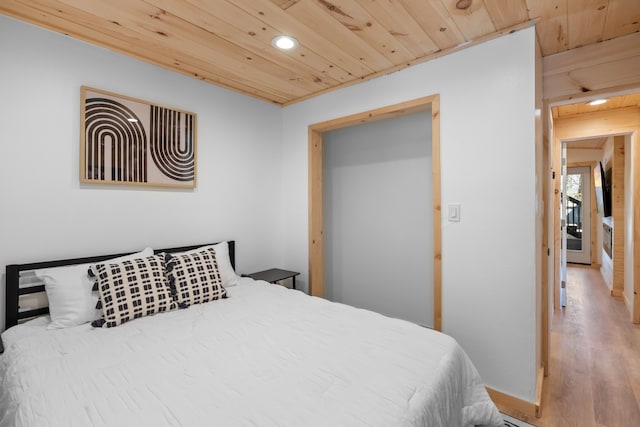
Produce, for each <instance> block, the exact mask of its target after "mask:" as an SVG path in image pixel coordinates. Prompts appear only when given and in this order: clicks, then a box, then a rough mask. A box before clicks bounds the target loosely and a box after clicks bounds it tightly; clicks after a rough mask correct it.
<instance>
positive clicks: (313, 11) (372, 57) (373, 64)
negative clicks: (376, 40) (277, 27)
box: [287, 0, 395, 70]
mask: <svg viewBox="0 0 640 427" xmlns="http://www.w3.org/2000/svg"><path fill="white" fill-rule="evenodd" d="M287 13H288V14H289V15H291V16H292V17H295V18H296V19H297V20H298V21H300V22H301V23H303V24H304V25H306V26H307V27H309V28H311V29H313V30H314V31H316V32H318V33H324V35H325V38H326V39H327V40H329V41H330V42H331V43H333V44H335V45H336V46H340V47H341V48H342V49H343V50H344V51H345V52H347V53H348V54H349V55H351V56H352V57H354V58H356V59H358V60H359V61H361V62H362V63H363V64H365V65H366V66H367V67H368V68H370V69H371V70H377V69H380V68H386V67H391V66H393V65H395V64H394V63H393V62H392V61H390V60H389V59H387V58H386V57H385V55H383V54H381V53H380V52H379V51H378V50H377V49H375V48H374V47H372V46H371V45H369V44H368V43H367V42H365V41H364V40H363V39H361V38H360V37H358V36H357V35H356V34H354V30H355V29H349V28H347V27H346V26H345V25H343V24H342V23H341V22H340V21H337V20H336V19H335V18H334V17H333V16H332V15H331V14H330V13H329V11H328V10H327V8H326V7H324V6H322V5H320V4H319V3H317V2H316V1H314V0H301V1H299V2H298V3H296V4H294V5H292V6H291V7H289V8H288V9H287Z"/></svg>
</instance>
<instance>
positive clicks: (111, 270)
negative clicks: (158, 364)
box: [91, 255, 177, 328]
mask: <svg viewBox="0 0 640 427" xmlns="http://www.w3.org/2000/svg"><path fill="white" fill-rule="evenodd" d="M96 273H97V275H98V279H97V284H98V292H99V293H100V303H101V304H102V319H100V320H96V321H94V322H92V323H91V325H93V326H95V327H101V326H106V327H107V328H111V327H113V326H118V325H121V324H123V323H125V322H128V321H129V320H133V319H136V318H138V317H143V316H149V315H152V314H155V313H160V312H163V311H169V310H174V309H176V308H177V307H176V303H175V301H174V300H173V297H172V295H171V288H170V287H169V284H168V282H167V278H166V276H165V261H164V257H162V256H161V255H155V256H150V257H146V258H136V259H132V260H127V261H122V262H119V263H113V264H100V265H97V266H96Z"/></svg>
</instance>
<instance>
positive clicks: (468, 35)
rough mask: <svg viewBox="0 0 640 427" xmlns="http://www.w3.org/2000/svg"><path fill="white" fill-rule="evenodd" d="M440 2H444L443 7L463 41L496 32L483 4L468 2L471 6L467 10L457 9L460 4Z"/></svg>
mask: <svg viewBox="0 0 640 427" xmlns="http://www.w3.org/2000/svg"><path fill="white" fill-rule="evenodd" d="M441 1H444V5H445V7H446V8H447V10H448V11H449V14H450V15H451V17H452V18H453V21H454V22H455V23H456V25H457V26H458V28H459V29H460V31H461V32H462V34H463V35H464V39H465V41H469V40H474V39H475V38H477V37H480V36H483V35H485V34H489V33H493V32H495V31H496V27H495V26H494V24H493V22H492V21H491V17H490V16H489V12H488V10H487V7H486V6H485V3H484V2H482V1H472V2H469V3H470V4H471V5H470V6H469V7H468V8H466V9H459V8H458V4H459V3H460V2H457V1H449V0H441Z"/></svg>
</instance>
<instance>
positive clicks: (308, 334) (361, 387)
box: [0, 278, 503, 427]
mask: <svg viewBox="0 0 640 427" xmlns="http://www.w3.org/2000/svg"><path fill="white" fill-rule="evenodd" d="M228 292H229V298H228V299H225V300H221V301H214V302H211V303H206V304H201V305H195V306H191V307H190V308H188V309H186V310H179V311H174V312H171V313H163V314H160V315H155V316H152V317H147V318H141V319H137V320H134V321H131V322H129V323H126V324H123V325H121V326H118V327H116V328H111V329H93V328H91V327H90V326H89V325H88V324H86V325H82V326H78V327H74V328H68V329H61V330H47V329H46V319H44V318H41V319H37V320H35V321H32V322H29V323H26V324H23V325H19V326H16V327H13V328H10V329H9V330H7V331H5V332H4V333H3V336H2V337H3V340H4V345H5V353H4V354H3V355H0V375H1V378H2V383H1V390H0V427H14V426H16V427H19V426H25V427H27V426H28V427H47V426H56V427H57V426H65V427H66V426H81V427H88V426H225V427H226V426H296V427H300V426H348V427H355V426H384V427H390V426H445V427H453V426H471V425H496V426H498V425H500V426H501V425H503V424H502V420H501V418H500V415H499V413H498V411H497V409H496V407H495V406H494V405H493V403H492V402H491V400H490V399H489V397H488V395H487V393H486V391H485V390H484V387H483V384H482V381H481V379H480V377H479V376H478V374H477V372H476V369H475V368H474V367H473V365H472V364H471V363H470V361H469V359H468V358H467V356H466V354H465V353H464V352H463V350H462V349H461V347H460V346H459V345H458V344H457V343H456V342H455V341H454V340H453V339H452V338H450V337H448V336H446V335H444V334H441V333H438V332H434V331H431V330H429V329H426V328H422V327H419V326H416V325H414V324H411V323H408V322H405V321H401V320H396V319H390V318H387V317H384V316H381V315H379V314H376V313H373V312H370V311H366V310H359V309H355V308H352V307H349V306H346V305H342V304H336V303H331V302H328V301H325V300H323V299H320V298H313V297H309V296H306V295H304V294H302V293H301V292H297V291H292V290H288V289H285V288H283V287H281V286H277V285H271V284H267V283H266V282H254V281H253V280H252V279H248V278H243V279H241V281H240V283H239V284H238V286H236V287H233V288H229V289H228Z"/></svg>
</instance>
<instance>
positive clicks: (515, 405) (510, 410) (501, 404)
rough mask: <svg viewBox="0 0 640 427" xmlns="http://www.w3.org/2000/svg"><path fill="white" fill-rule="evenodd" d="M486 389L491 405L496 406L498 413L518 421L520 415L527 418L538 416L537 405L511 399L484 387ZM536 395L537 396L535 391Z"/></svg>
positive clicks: (511, 397)
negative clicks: (491, 401)
mask: <svg viewBox="0 0 640 427" xmlns="http://www.w3.org/2000/svg"><path fill="white" fill-rule="evenodd" d="M486 389H487V392H488V393H489V397H491V400H493V403H495V404H496V406H497V407H498V409H499V410H500V412H503V413H505V414H507V415H509V416H512V417H515V418H520V419H522V415H525V416H527V417H529V418H534V417H537V416H539V413H540V405H539V404H537V403H534V402H528V401H526V400H522V399H519V398H517V397H513V396H511V395H509V394H506V393H503V392H501V391H498V390H494V389H492V388H490V387H486ZM536 394H538V393H537V391H536Z"/></svg>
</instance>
